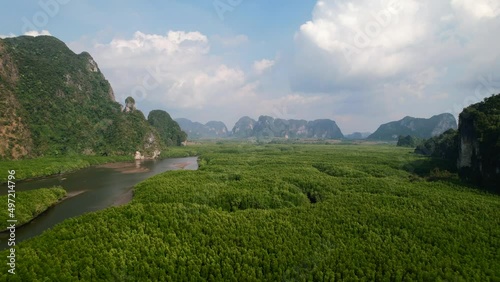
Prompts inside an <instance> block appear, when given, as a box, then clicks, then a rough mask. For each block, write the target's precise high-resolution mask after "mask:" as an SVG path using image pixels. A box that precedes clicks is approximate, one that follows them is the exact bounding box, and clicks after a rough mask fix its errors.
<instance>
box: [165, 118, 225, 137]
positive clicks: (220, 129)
mask: <svg viewBox="0 0 500 282" xmlns="http://www.w3.org/2000/svg"><path fill="white" fill-rule="evenodd" d="M175 121H176V122H177V123H178V124H179V126H180V127H181V129H182V130H183V131H184V132H186V133H187V135H188V138H189V139H215V138H225V137H228V136H229V133H228V130H227V127H226V125H225V124H224V123H223V122H222V121H209V122H207V123H206V124H202V123H199V122H193V121H191V120H189V119H186V118H178V119H176V120H175Z"/></svg>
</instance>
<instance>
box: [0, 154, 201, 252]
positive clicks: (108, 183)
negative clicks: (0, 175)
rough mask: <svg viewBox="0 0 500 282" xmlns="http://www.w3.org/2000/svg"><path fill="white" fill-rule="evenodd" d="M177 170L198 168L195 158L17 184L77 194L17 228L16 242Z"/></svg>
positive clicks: (127, 195) (84, 171) (3, 237)
mask: <svg viewBox="0 0 500 282" xmlns="http://www.w3.org/2000/svg"><path fill="white" fill-rule="evenodd" d="M179 169H185V170H196V169H198V162H197V157H189V158H176V159H164V160H145V161H136V162H131V163H112V164H107V165H100V166H93V167H89V168H85V169H81V170H78V171H75V172H71V173H67V174H61V175H56V176H51V177H46V178H42V179H37V180H32V181H24V182H19V183H16V191H17V192H20V191H28V190H33V189H38V188H46V187H52V186H62V187H64V189H65V190H66V191H67V192H68V195H76V196H74V197H71V198H68V199H66V200H64V201H63V202H61V203H59V204H58V205H56V206H54V207H52V208H50V209H48V210H47V211H46V212H45V213H43V214H41V215H40V216H39V217H37V218H36V219H34V220H33V221H32V222H30V223H28V224H26V225H24V226H22V227H19V228H17V229H16V244H18V243H20V242H22V241H24V240H26V239H29V238H31V237H34V236H37V235H39V234H41V233H42V232H43V231H45V230H47V229H49V228H51V227H53V226H54V225H55V224H57V223H59V222H61V221H63V220H65V219H67V218H71V217H75V216H79V215H81V214H84V213H87V212H93V211H98V210H102V209H104V208H107V207H110V206H115V205H121V204H125V203H127V202H128V201H129V200H130V199H131V197H132V187H133V186H134V185H136V184H137V183H139V182H140V181H143V180H144V179H146V178H149V177H151V176H153V175H156V174H159V173H162V172H165V171H169V170H179ZM6 193H7V191H6V189H1V191H0V195H5V194H6ZM7 236H8V234H7V233H2V234H0V241H1V244H0V250H3V249H5V248H6V247H7V238H8V237H7Z"/></svg>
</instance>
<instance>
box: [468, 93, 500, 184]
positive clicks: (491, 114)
mask: <svg viewBox="0 0 500 282" xmlns="http://www.w3.org/2000/svg"><path fill="white" fill-rule="evenodd" d="M459 131H460V137H462V138H464V139H466V140H473V142H474V145H475V146H476V149H475V151H474V152H473V157H472V160H471V162H472V165H471V167H470V168H468V169H467V168H465V169H463V170H461V171H460V173H461V176H462V178H464V179H468V180H473V181H475V182H476V183H477V184H480V185H483V186H485V187H487V188H491V189H493V190H495V191H497V192H499V193H500V188H499V185H498V184H499V183H500V94H497V95H493V96H491V97H488V98H486V99H484V101H483V102H480V103H477V104H474V105H472V106H470V107H468V108H466V109H464V111H463V112H462V113H461V114H460V128H459Z"/></svg>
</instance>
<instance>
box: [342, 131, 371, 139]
mask: <svg viewBox="0 0 500 282" xmlns="http://www.w3.org/2000/svg"><path fill="white" fill-rule="evenodd" d="M371 134H372V133H371V132H354V133H351V134H346V135H345V139H350V140H361V139H366V138H367V137H368V136H370V135H371Z"/></svg>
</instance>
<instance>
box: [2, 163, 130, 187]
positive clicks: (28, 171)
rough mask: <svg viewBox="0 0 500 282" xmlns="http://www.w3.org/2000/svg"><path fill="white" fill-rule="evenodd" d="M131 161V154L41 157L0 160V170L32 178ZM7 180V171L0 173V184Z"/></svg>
mask: <svg viewBox="0 0 500 282" xmlns="http://www.w3.org/2000/svg"><path fill="white" fill-rule="evenodd" d="M125 161H132V157H131V156H114V157H100V156H99V157H95V156H75V157H51V158H48V157H43V158H38V159H26V160H4V161H0V171H5V172H6V171H10V170H15V171H16V179H15V180H16V181H20V180H34V179H39V178H42V177H46V176H52V175H57V174H62V173H68V172H72V171H76V170H79V169H83V168H86V167H90V166H92V165H99V164H105V163H114V162H125ZM6 182H7V173H3V174H0V184H3V183H6Z"/></svg>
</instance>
